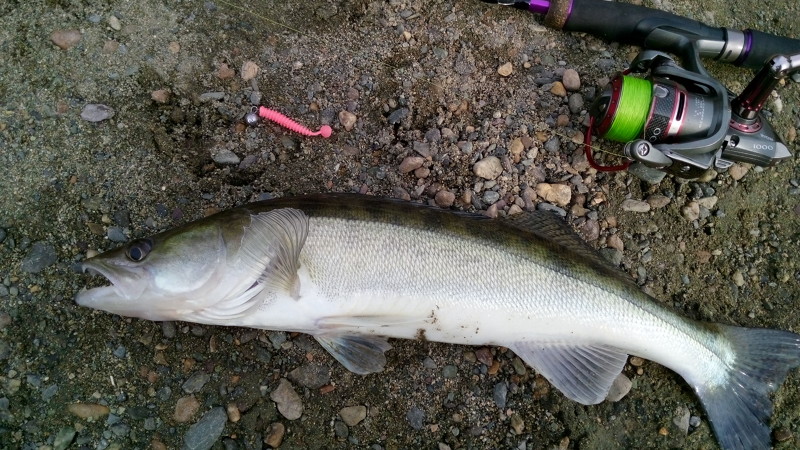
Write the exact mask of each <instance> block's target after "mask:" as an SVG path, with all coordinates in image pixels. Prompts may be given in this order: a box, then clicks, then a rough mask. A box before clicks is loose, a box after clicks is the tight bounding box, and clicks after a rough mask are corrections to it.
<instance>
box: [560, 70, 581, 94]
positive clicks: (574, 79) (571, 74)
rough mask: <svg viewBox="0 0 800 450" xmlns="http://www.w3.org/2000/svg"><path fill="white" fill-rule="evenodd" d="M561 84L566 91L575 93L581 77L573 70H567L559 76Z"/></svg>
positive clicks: (579, 86) (578, 87) (579, 85)
mask: <svg viewBox="0 0 800 450" xmlns="http://www.w3.org/2000/svg"><path fill="white" fill-rule="evenodd" d="M561 82H562V83H563V85H564V88H565V89H566V90H568V91H577V90H578V89H580V88H581V77H580V75H578V71H576V70H575V69H567V70H565V71H564V75H562V76H561Z"/></svg>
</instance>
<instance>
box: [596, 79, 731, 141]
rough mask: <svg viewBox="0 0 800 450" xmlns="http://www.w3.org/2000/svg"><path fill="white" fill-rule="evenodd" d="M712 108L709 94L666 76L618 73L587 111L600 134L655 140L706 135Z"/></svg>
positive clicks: (712, 129)
mask: <svg viewBox="0 0 800 450" xmlns="http://www.w3.org/2000/svg"><path fill="white" fill-rule="evenodd" d="M714 108H715V102H714V100H713V99H712V98H710V97H709V96H707V95H704V94H702V93H697V92H689V91H687V90H686V88H684V87H683V86H682V85H681V84H679V83H677V82H675V81H672V80H670V79H666V78H659V79H652V80H651V79H645V78H637V77H633V76H629V75H623V74H619V75H617V76H616V77H614V79H613V80H611V82H610V83H609V84H608V85H607V86H606V87H605V89H604V90H603V92H602V93H601V94H600V97H599V98H598V99H597V100H596V101H595V103H594V104H593V105H592V109H591V114H592V116H593V118H594V121H595V123H596V124H598V125H597V132H598V134H599V135H600V136H601V137H604V138H606V139H609V140H612V141H616V142H629V141H633V140H635V139H645V140H647V141H648V142H650V143H652V144H658V143H674V142H687V141H691V140H696V139H702V138H705V137H708V136H710V135H711V134H713V133H714V132H715V131H716V124H715V123H714V118H715V112H714Z"/></svg>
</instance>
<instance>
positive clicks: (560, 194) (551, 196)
mask: <svg viewBox="0 0 800 450" xmlns="http://www.w3.org/2000/svg"><path fill="white" fill-rule="evenodd" d="M536 194H537V195H538V196H539V197H541V198H543V199H545V201H547V202H550V203H555V204H556V205H558V206H567V205H569V201H570V200H571V199H572V190H571V189H570V187H569V186H568V185H566V184H550V183H539V184H537V185H536ZM565 214H566V212H565Z"/></svg>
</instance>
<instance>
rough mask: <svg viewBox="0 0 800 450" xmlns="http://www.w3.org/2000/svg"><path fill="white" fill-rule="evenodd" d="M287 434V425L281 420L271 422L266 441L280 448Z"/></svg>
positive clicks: (271, 445)
mask: <svg viewBox="0 0 800 450" xmlns="http://www.w3.org/2000/svg"><path fill="white" fill-rule="evenodd" d="M285 435H286V426H285V425H284V424H282V423H280V422H275V423H273V424H270V426H269V428H268V429H267V436H266V437H264V443H265V444H267V445H268V446H270V447H272V448H278V447H280V446H281V443H283V436H285Z"/></svg>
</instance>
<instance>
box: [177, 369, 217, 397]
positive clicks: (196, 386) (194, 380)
mask: <svg viewBox="0 0 800 450" xmlns="http://www.w3.org/2000/svg"><path fill="white" fill-rule="evenodd" d="M210 379H211V375H209V374H207V373H205V372H195V373H194V374H192V376H190V377H189V378H188V379H187V380H186V381H184V382H183V385H181V388H183V392H186V393H187V394H194V393H195V392H200V390H201V389H203V386H205V385H206V383H208V380H210Z"/></svg>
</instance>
